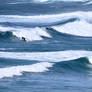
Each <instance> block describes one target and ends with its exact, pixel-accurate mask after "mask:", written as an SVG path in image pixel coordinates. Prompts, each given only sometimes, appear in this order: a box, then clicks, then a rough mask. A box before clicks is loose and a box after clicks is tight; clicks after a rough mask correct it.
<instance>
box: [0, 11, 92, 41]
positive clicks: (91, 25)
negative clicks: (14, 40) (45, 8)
mask: <svg viewBox="0 0 92 92" xmlns="http://www.w3.org/2000/svg"><path fill="white" fill-rule="evenodd" d="M91 16H92V12H73V13H64V14H55V15H43V16H42V15H38V16H17V15H14V16H13V15H0V24H1V25H4V26H0V31H13V33H14V35H16V36H18V37H21V36H24V37H25V38H28V39H30V40H32V39H33V40H37V39H38V40H42V38H41V37H40V35H42V36H47V37H50V35H49V34H47V33H46V31H45V28H46V27H51V28H53V29H55V30H57V31H59V32H63V33H68V34H72V35H78V36H92V34H91V32H90V31H91V29H92V17H91ZM13 23H14V26H13ZM21 23H22V24H21ZM23 25H25V26H24V27H23ZM29 25H30V26H29ZM72 25H73V26H72ZM84 25H85V26H84ZM28 26H29V27H28ZM29 36H30V37H31V38H30V37H29Z"/></svg>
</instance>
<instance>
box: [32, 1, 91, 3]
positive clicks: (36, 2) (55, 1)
mask: <svg viewBox="0 0 92 92" xmlns="http://www.w3.org/2000/svg"><path fill="white" fill-rule="evenodd" d="M58 1H64V2H88V1H90V0H32V2H34V3H50V2H58Z"/></svg>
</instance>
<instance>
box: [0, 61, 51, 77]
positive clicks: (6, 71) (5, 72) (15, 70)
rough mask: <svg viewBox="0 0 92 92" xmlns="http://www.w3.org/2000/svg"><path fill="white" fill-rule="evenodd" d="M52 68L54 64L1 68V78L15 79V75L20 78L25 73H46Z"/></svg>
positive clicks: (42, 63)
mask: <svg viewBox="0 0 92 92" xmlns="http://www.w3.org/2000/svg"><path fill="white" fill-rule="evenodd" d="M52 66H53V63H48V62H41V63H36V64H32V65H24V66H12V67H6V68H0V78H4V77H13V76H14V75H16V76H20V75H22V74H23V72H45V71H48V68H49V67H52Z"/></svg>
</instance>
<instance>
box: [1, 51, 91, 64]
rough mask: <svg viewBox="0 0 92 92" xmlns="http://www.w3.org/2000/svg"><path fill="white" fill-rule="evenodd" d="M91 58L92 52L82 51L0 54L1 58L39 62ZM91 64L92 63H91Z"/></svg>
mask: <svg viewBox="0 0 92 92" xmlns="http://www.w3.org/2000/svg"><path fill="white" fill-rule="evenodd" d="M48 53H49V54H48ZM91 56H92V51H80V50H67V51H56V52H32V53H30V52H22V53H20V52H0V58H10V59H21V60H23V59H24V60H37V61H49V62H61V61H69V60H74V59H78V58H81V57H88V58H91ZM90 60H91V59H90ZM90 63H92V61H90Z"/></svg>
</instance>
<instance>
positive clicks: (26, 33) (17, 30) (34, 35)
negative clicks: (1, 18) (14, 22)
mask: <svg viewBox="0 0 92 92" xmlns="http://www.w3.org/2000/svg"><path fill="white" fill-rule="evenodd" d="M0 32H1V34H5V36H6V34H7V32H10V33H11V34H12V35H13V36H16V37H18V38H20V39H21V38H22V37H25V38H27V39H28V40H30V41H34V40H42V37H41V36H45V37H51V36H50V35H49V34H48V33H47V32H46V31H45V28H40V27H35V28H24V27H5V26H0ZM6 38H7V36H6Z"/></svg>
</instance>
